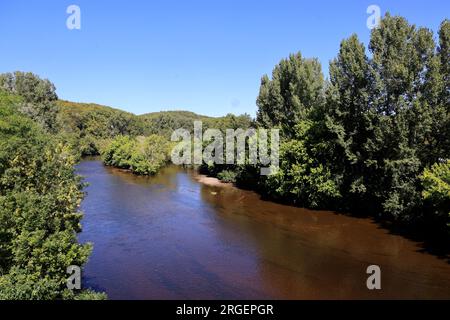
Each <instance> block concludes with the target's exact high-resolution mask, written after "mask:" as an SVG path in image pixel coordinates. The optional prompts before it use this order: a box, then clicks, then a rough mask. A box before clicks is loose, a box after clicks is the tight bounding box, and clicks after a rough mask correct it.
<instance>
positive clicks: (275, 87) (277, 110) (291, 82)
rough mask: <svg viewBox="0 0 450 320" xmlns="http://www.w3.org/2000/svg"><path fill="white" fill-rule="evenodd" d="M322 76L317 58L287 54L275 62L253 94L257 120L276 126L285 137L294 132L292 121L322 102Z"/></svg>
mask: <svg viewBox="0 0 450 320" xmlns="http://www.w3.org/2000/svg"><path fill="white" fill-rule="evenodd" d="M323 88H324V79H323V74H322V69H321V65H320V63H319V62H318V60H317V59H304V58H303V57H302V55H301V54H300V53H297V54H295V55H290V56H289V58H288V59H283V60H281V62H280V63H279V64H278V65H277V66H275V68H274V70H273V72H272V79H269V77H268V76H267V75H265V76H263V77H262V79H261V87H260V92H259V96H258V98H257V102H256V103H257V105H258V112H257V118H256V120H257V123H258V125H260V126H262V127H265V128H272V127H280V128H281V129H282V130H283V133H284V135H285V137H286V138H291V137H293V136H294V131H293V128H294V126H295V124H296V123H298V122H299V121H301V120H304V119H306V118H307V117H308V114H309V112H310V111H311V109H312V108H314V107H317V106H318V105H320V104H322V103H323Z"/></svg>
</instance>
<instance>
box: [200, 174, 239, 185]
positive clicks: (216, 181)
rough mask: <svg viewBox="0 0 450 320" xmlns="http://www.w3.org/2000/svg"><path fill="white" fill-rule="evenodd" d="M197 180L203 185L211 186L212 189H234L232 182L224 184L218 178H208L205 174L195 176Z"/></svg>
mask: <svg viewBox="0 0 450 320" xmlns="http://www.w3.org/2000/svg"><path fill="white" fill-rule="evenodd" d="M195 180H196V181H197V182H199V183H201V184H204V185H207V186H210V187H220V188H230V187H234V184H233V183H230V182H223V181H220V180H219V179H218V178H215V177H208V176H207V175H205V174H200V173H198V174H196V175H195Z"/></svg>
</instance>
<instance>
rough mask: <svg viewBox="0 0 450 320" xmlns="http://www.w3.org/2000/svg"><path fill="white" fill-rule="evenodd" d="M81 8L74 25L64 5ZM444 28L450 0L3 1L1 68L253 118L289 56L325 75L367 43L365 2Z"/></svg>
mask: <svg viewBox="0 0 450 320" xmlns="http://www.w3.org/2000/svg"><path fill="white" fill-rule="evenodd" d="M71 4H75V5H78V6H79V7H80V9H81V30H69V29H68V28H67V27H66V19H67V17H68V16H69V15H68V14H67V13H66V9H67V7H68V6H69V5H71ZM371 4H376V5H378V6H379V7H380V8H381V12H382V14H384V13H385V12H386V11H389V12H391V14H400V15H402V16H405V17H406V18H407V19H408V20H409V21H410V22H412V23H415V24H417V25H420V26H426V27H428V28H431V29H432V30H433V31H435V32H436V31H437V30H438V27H439V24H440V22H441V21H442V20H443V19H445V18H450V1H448V0H427V1H423V0H420V1H419V0H410V1H407V0H395V1H394V0H391V1H384V0H383V1H380V0H370V1H365V0H342V1H325V0H314V1H303V0H296V1H286V0H277V1H275V0H271V1H265V0H257V1H254V0H251V1H250V0H248V1H246V0H240V1H238V0H209V1H199V0H189V1H188V0H183V1H181V0H178V1H171V0H169V1H167V0H165V1H162V0H161V1H151V0H150V1H137V0H128V1H124V0H116V1H114V0H109V1H106V0H71V1H64V0H62V1H61V0H60V1H55V0H40V1H37V0H35V1H30V0H28V1H25V0H15V1H1V3H0V35H1V42H0V72H7V71H15V70H21V71H32V72H34V73H37V74H39V75H40V76H41V77H44V78H48V79H50V80H51V81H52V82H53V83H55V85H56V87H57V92H58V95H59V97H60V98H61V99H66V100H71V101H79V102H95V103H99V104H105V105H109V106H113V107H117V108H120V109H124V110H127V111H131V112H133V113H136V114H142V113H147V112H152V111H159V110H191V111H194V112H197V113H201V114H206V115H212V116H219V115H224V114H226V113H229V112H231V113H244V112H247V113H249V114H250V115H252V116H254V115H255V112H256V104H255V100H256V96H257V94H258V89H259V81H260V78H261V76H262V75H263V74H265V73H271V71H272V69H273V66H274V65H275V64H276V63H278V62H279V60H280V59H282V58H284V57H286V56H288V55H289V53H292V52H297V51H301V52H302V54H303V55H304V56H306V57H318V58H319V59H320V61H321V62H322V66H323V68H324V72H325V74H326V73H327V72H328V63H329V61H330V59H332V58H333V57H335V55H336V53H337V51H338V49H339V43H340V41H341V40H342V39H343V38H345V37H348V36H350V35H351V34H352V33H357V34H358V36H359V37H360V39H361V40H362V41H363V42H364V43H365V44H366V45H367V43H368V39H369V34H370V30H369V29H368V28H367V27H366V20H367V18H368V16H369V15H368V14H367V13H366V10H367V7H368V6H369V5H371Z"/></svg>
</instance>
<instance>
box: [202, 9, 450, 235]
mask: <svg viewBox="0 0 450 320" xmlns="http://www.w3.org/2000/svg"><path fill="white" fill-rule="evenodd" d="M438 38H439V39H438V43H436V42H435V40H434V37H433V33H432V32H431V31H430V30H428V29H426V28H417V27H415V26H413V25H411V24H409V23H408V22H407V21H406V20H405V19H404V18H402V17H393V16H390V15H389V14H388V15H386V16H385V17H384V18H383V19H382V21H381V24H380V26H379V27H378V28H376V29H374V30H373V31H372V35H371V40H370V44H369V47H368V49H369V52H370V55H368V54H367V53H366V48H365V46H364V45H363V44H362V43H361V42H360V41H359V40H358V37H357V36H356V35H352V36H351V37H350V38H348V39H345V40H343V41H342V43H341V46H340V50H339V53H338V55H337V57H336V58H335V59H334V60H333V61H332V62H331V63H330V68H329V69H330V75H329V80H328V81H325V80H324V77H323V75H322V72H321V67H320V64H319V62H318V61H317V59H305V58H304V57H302V55H301V54H300V53H298V54H295V55H291V56H289V58H287V59H283V60H282V61H281V62H280V63H279V64H278V65H277V66H276V67H275V68H274V70H273V73H272V77H271V78H269V77H268V76H264V77H263V78H262V80H261V88H260V93H259V96H258V99H257V104H258V114H257V124H258V125H259V126H261V127H264V128H279V129H280V130H281V132H282V140H283V141H282V145H281V146H280V170H279V171H278V173H277V174H275V175H272V176H269V177H264V176H260V175H259V170H258V166H253V165H240V166H222V165H220V166H217V165H215V166H214V165H213V166H211V164H209V165H206V164H205V165H204V166H203V169H204V170H206V171H207V172H209V173H210V174H213V175H217V176H218V177H219V178H220V177H226V178H227V180H230V177H231V178H234V180H235V181H236V183H237V184H238V185H242V186H245V187H250V188H254V189H256V190H258V191H260V192H261V193H263V194H265V195H266V196H268V197H270V198H272V199H277V200H279V201H285V202H289V203H295V204H297V205H301V206H306V207H312V208H324V209H336V210H342V211H350V212H355V213H363V214H367V215H373V216H380V217H383V218H384V219H392V220H395V221H398V222H402V223H408V224H409V223H412V224H416V225H417V224H419V223H425V224H427V225H432V227H433V230H434V231H438V229H445V228H446V226H447V225H448V224H449V222H450V210H449V206H450V194H449V192H448V190H449V189H448V187H449V170H450V167H449V162H448V159H449V158H450V156H449V153H450V101H449V98H450V61H449V59H450V51H449V50H450V49H449V45H450V22H449V21H448V20H445V21H443V22H442V24H441V26H440V30H439V36H438ZM230 170H231V171H233V172H234V173H235V174H234V175H232V174H230ZM223 171H224V173H221V172H223ZM436 228H437V229H436ZM444 232H445V231H444Z"/></svg>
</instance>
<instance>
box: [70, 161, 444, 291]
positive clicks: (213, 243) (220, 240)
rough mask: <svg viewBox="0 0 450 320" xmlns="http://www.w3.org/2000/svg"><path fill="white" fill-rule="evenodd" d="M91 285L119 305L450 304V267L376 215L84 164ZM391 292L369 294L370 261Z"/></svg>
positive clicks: (173, 172) (181, 176)
mask: <svg viewBox="0 0 450 320" xmlns="http://www.w3.org/2000/svg"><path fill="white" fill-rule="evenodd" d="M78 172H79V174H81V175H83V176H85V177H86V181H87V182H89V184H90V186H89V187H88V188H87V189H86V191H87V192H88V194H87V196H86V198H85V200H84V201H83V204H82V209H83V211H84V213H85V216H84V219H83V223H82V224H83V232H82V233H81V234H80V240H81V241H82V242H92V243H93V244H94V250H93V254H92V256H91V258H90V261H89V262H88V264H87V265H86V268H85V270H84V285H85V286H90V287H92V288H95V289H97V290H103V291H106V293H107V294H108V296H109V298H111V299H350V298H356V299H366V298H447V299H448V298H450V264H449V263H447V261H446V260H444V259H439V258H438V257H436V256H433V255H430V254H428V253H425V252H423V250H422V248H421V246H420V244H419V243H416V242H412V241H410V240H407V239H405V238H403V237H401V236H397V235H392V234H389V232H388V231H387V230H385V229H383V228H380V227H379V226H378V225H377V224H375V223H374V222H373V221H371V220H370V219H359V218H354V217H349V216H345V215H338V214H335V213H333V212H324V211H312V210H306V209H301V208H295V207H290V206H285V205H280V204H275V203H272V202H268V201H263V200H261V199H260V197H259V196H258V195H257V194H255V193H253V192H250V191H243V190H239V189H236V188H234V187H217V186H207V185H205V184H201V183H199V182H198V181H197V178H198V177H196V174H195V172H192V171H185V170H182V169H180V168H178V167H174V166H172V167H168V168H165V169H164V170H163V171H162V172H161V173H160V174H159V175H157V176H155V177H150V178H149V177H137V176H134V175H132V174H130V173H127V172H123V171H120V170H117V169H112V168H107V167H104V166H103V165H102V163H101V162H100V161H98V160H85V161H83V162H82V163H81V164H80V165H79V166H78ZM371 264H376V265H379V266H380V267H381V271H382V279H381V283H382V290H377V291H370V290H368V289H367V287H366V279H367V277H368V275H367V274H366V268H367V266H369V265H371Z"/></svg>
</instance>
